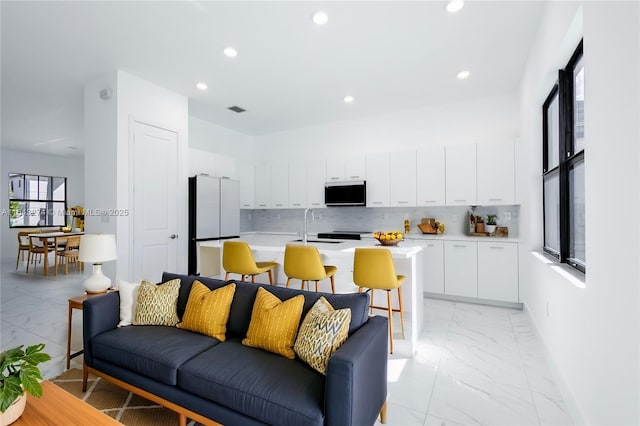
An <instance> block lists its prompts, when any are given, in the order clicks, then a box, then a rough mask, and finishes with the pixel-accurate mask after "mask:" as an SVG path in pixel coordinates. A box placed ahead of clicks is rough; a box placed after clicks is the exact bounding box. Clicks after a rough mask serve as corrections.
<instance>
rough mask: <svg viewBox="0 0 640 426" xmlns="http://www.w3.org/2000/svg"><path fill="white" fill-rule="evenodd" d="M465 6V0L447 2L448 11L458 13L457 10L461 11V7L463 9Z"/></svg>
mask: <svg viewBox="0 0 640 426" xmlns="http://www.w3.org/2000/svg"><path fill="white" fill-rule="evenodd" d="M463 7H464V0H450V1H449V2H448V3H447V6H446V8H447V12H449V13H456V12H460V9H462V8H463Z"/></svg>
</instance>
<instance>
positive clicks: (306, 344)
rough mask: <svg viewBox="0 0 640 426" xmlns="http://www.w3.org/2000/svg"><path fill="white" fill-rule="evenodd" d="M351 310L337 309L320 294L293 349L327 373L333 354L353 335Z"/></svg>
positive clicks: (310, 364) (315, 368) (305, 318)
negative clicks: (350, 324)
mask: <svg viewBox="0 0 640 426" xmlns="http://www.w3.org/2000/svg"><path fill="white" fill-rule="evenodd" d="M350 321H351V309H349V308H346V309H338V310H335V309H333V306H331V304H330V303H329V302H328V301H327V299H325V298H324V297H320V299H318V301H317V302H316V303H315V304H314V305H313V307H311V309H310V310H309V312H308V313H307V316H305V317H304V320H303V321H302V325H301V326H300V332H299V333H298V338H297V339H296V343H295V345H294V347H293V350H294V351H295V353H296V354H297V355H298V357H299V358H300V359H301V360H302V361H304V362H306V363H307V364H309V366H310V367H311V368H313V369H314V370H317V371H319V372H320V373H322V374H326V372H327V364H329V357H331V355H333V353H334V352H335V351H337V350H338V348H339V347H340V346H342V344H343V343H344V342H345V341H346V340H347V337H348V335H349V322H350Z"/></svg>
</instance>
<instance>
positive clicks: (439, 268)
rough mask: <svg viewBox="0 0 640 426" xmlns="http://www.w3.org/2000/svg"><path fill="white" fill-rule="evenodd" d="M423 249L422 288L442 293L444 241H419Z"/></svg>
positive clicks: (430, 291)
mask: <svg viewBox="0 0 640 426" xmlns="http://www.w3.org/2000/svg"><path fill="white" fill-rule="evenodd" d="M421 243H422V244H421V246H422V250H423V259H424V264H423V276H424V282H423V290H424V291H426V292H429V293H438V294H444V241H426V242H425V241H421Z"/></svg>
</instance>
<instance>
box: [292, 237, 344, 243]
mask: <svg viewBox="0 0 640 426" xmlns="http://www.w3.org/2000/svg"><path fill="white" fill-rule="evenodd" d="M293 242H295V243H301V242H302V238H301V239H299V240H293ZM307 242H308V243H327V244H340V243H343V242H344V241H336V240H307Z"/></svg>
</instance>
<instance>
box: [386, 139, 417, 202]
mask: <svg viewBox="0 0 640 426" xmlns="http://www.w3.org/2000/svg"><path fill="white" fill-rule="evenodd" d="M389 173H390V179H389V183H390V205H391V206H392V207H407V206H415V205H416V151H397V152H392V153H391V154H390V155H389Z"/></svg>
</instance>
